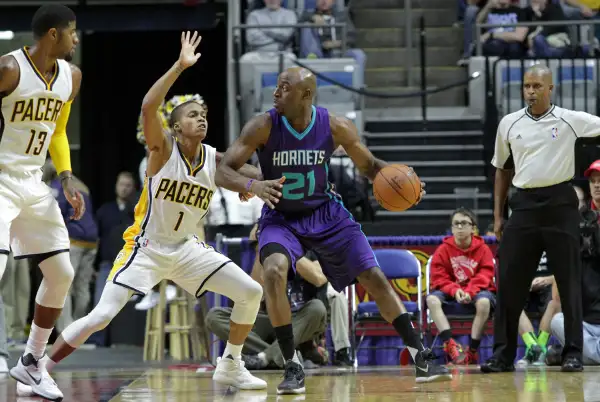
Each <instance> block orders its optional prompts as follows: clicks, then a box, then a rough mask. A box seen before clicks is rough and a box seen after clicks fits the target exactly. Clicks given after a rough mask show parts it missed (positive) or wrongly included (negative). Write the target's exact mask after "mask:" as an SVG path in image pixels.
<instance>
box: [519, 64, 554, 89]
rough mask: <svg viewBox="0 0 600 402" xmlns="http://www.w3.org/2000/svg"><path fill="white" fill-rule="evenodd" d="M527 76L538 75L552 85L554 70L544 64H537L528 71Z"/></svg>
mask: <svg viewBox="0 0 600 402" xmlns="http://www.w3.org/2000/svg"><path fill="white" fill-rule="evenodd" d="M525 74H530V75H537V76H539V77H541V78H542V79H544V80H545V81H546V82H549V83H550V84H552V70H550V68H549V67H548V66H545V65H543V64H536V65H533V66H531V67H529V68H528V69H527V71H525Z"/></svg>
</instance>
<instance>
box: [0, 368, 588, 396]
mask: <svg viewBox="0 0 600 402" xmlns="http://www.w3.org/2000/svg"><path fill="white" fill-rule="evenodd" d="M90 365H92V364H90ZM196 367H197V366H192V365H187V366H186V365H178V366H164V367H162V368H160V367H152V368H147V369H143V368H140V369H130V368H121V369H119V368H118V366H115V367H114V368H105V367H104V368H97V369H77V370H75V369H69V370H64V371H57V372H56V373H55V375H54V378H55V379H56V381H57V383H58V385H59V386H60V388H61V389H62V390H63V392H64V394H65V399H64V402H108V401H111V402H150V401H157V402H197V401H236V402H263V401H309V402H310V401H332V402H347V401H365V402H374V401H377V402H385V401H399V402H403V401H411V402H412V401H415V402H435V401H439V402H455V401H460V402H496V401H497V402H509V401H518V402H538V401H540V402H541V401H543V402H554V401H561V402H580V401H600V367H586V369H585V372H583V373H577V374H566V373H561V372H560V371H558V370H557V369H555V368H546V369H539V368H534V369H529V370H527V371H517V372H515V373H505V374H495V375H482V374H480V373H479V370H478V369H477V368H476V367H456V368H454V371H453V372H454V379H453V380H452V381H451V382H440V383H432V384H425V385H417V384H416V383H415V382H414V378H413V371H412V370H411V369H410V368H398V367H386V368H381V367H379V368H359V369H358V370H357V371H355V370H353V369H335V368H326V369H318V370H307V379H306V394H305V395H296V396H293V395H284V396H278V395H277V394H276V390H275V388H276V386H277V384H278V383H279V381H281V374H282V373H281V372H279V371H265V372H260V373H259V374H258V375H259V376H260V377H261V378H263V379H265V380H267V381H268V382H269V388H268V390H267V391H238V390H237V389H234V388H232V387H225V386H220V385H217V384H214V383H213V382H212V381H211V372H210V369H209V368H207V369H206V370H207V371H205V372H202V373H196ZM0 401H7V402H12V401H19V402H34V401H43V400H42V399H41V398H23V397H21V398H18V397H17V396H16V395H15V382H14V381H13V380H12V379H10V378H1V379H0Z"/></svg>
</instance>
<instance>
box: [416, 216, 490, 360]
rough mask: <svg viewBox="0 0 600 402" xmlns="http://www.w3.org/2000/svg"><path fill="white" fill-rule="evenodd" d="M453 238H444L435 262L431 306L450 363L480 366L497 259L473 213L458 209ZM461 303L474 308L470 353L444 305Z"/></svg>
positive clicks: (432, 262)
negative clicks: (479, 232)
mask: <svg viewBox="0 0 600 402" xmlns="http://www.w3.org/2000/svg"><path fill="white" fill-rule="evenodd" d="M451 223H452V236H448V237H446V238H445V239H444V242H443V243H442V244H441V245H440V246H439V247H438V248H437V250H436V251H435V253H434V254H433V257H432V259H431V267H430V271H431V273H430V275H431V289H432V290H433V291H432V292H431V293H430V294H429V295H428V296H427V307H428V308H429V311H430V313H431V317H432V319H433V322H435V325H436V326H437V329H438V331H439V337H440V339H441V340H442V342H443V343H444V351H445V352H446V354H447V356H448V360H449V361H450V362H452V363H455V364H477V361H478V356H477V349H478V348H479V343H480V342H481V336H482V335H483V330H484V328H485V324H486V322H487V320H488V318H489V315H490V311H491V310H492V309H493V308H494V305H495V304H496V295H495V292H496V288H495V286H494V257H493V255H492V251H491V250H490V249H489V247H488V246H487V245H486V244H485V242H484V241H483V239H482V238H481V237H479V236H476V235H475V229H476V227H477V221H476V218H475V215H474V214H473V212H471V211H469V210H468V209H466V208H459V209H457V210H456V211H455V212H454V213H453V214H452V217H451ZM450 302H458V303H460V304H463V305H470V306H474V311H475V318H474V320H473V325H472V329H471V342H470V345H469V348H468V349H467V351H466V353H464V352H463V349H462V347H461V345H459V344H458V343H457V342H456V341H455V340H454V339H452V332H451V331H450V323H449V322H448V319H447V318H446V315H445V314H444V311H443V304H445V303H450Z"/></svg>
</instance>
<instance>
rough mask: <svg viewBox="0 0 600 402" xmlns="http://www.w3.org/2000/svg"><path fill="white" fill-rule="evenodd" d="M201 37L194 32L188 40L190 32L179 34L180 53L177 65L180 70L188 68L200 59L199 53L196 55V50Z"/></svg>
mask: <svg viewBox="0 0 600 402" xmlns="http://www.w3.org/2000/svg"><path fill="white" fill-rule="evenodd" d="M201 40H202V36H200V35H198V32H194V34H193V35H192V37H191V38H190V31H187V32H182V33H181V53H179V61H178V63H179V65H180V66H181V67H182V68H184V69H185V68H188V67H191V66H193V65H194V64H196V62H197V61H198V59H199V58H200V53H196V48H197V47H198V45H199V44H200V41H201Z"/></svg>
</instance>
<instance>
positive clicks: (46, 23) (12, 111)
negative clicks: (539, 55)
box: [0, 5, 84, 400]
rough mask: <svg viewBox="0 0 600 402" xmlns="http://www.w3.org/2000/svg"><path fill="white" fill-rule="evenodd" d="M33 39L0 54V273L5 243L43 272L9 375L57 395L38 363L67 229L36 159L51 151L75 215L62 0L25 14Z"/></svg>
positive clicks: (64, 292)
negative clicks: (19, 353)
mask: <svg viewBox="0 0 600 402" xmlns="http://www.w3.org/2000/svg"><path fill="white" fill-rule="evenodd" d="M32 28H33V35H34V38H35V44H34V45H33V46H32V47H25V48H23V49H18V50H15V51H14V52H11V53H9V54H7V55H4V56H2V57H0V111H1V114H0V277H1V276H2V274H3V273H4V270H5V267H6V260H7V255H8V253H9V250H10V249H12V251H13V253H14V256H15V258H28V257H29V258H32V259H33V260H34V261H33V262H34V265H39V267H40V269H41V270H42V273H43V274H44V279H43V281H42V283H41V285H40V288H39V290H38V292H37V295H36V298H35V302H36V304H35V312H34V318H33V323H32V325H31V332H30V335H29V339H28V341H27V346H26V348H25V352H24V354H23V356H22V357H21V358H20V359H19V362H18V363H17V366H16V367H13V368H12V369H11V370H10V375H11V376H12V377H13V378H15V379H16V380H18V381H19V382H21V383H23V384H28V385H31V386H32V389H33V392H34V393H35V394H37V395H40V396H42V397H44V398H46V399H49V400H60V399H62V397H63V395H62V393H61V392H60V390H59V389H58V387H57V386H56V384H55V383H54V381H53V380H52V378H51V377H50V376H49V375H48V373H47V371H46V370H45V369H44V367H43V364H39V361H40V359H41V358H42V357H43V355H44V353H45V349H46V344H47V342H48V338H49V337H50V334H51V333H52V329H53V327H54V322H55V321H56V319H57V318H58V317H59V315H60V313H61V310H62V307H63V305H64V302H65V299H66V297H67V296H68V294H69V288H70V286H71V282H72V280H73V267H72V266H71V263H70V261H69V237H68V233H67V229H66V227H65V223H64V220H63V217H62V216H61V212H60V209H59V207H58V204H57V202H56V200H55V199H54V197H53V195H52V193H51V191H50V188H49V187H48V186H46V185H45V184H44V183H43V182H42V180H41V177H42V172H41V167H42V166H43V165H44V162H45V159H46V155H47V153H48V151H50V156H51V157H52V160H53V162H54V164H55V165H56V168H57V170H58V173H60V178H61V181H62V185H63V189H64V191H65V195H66V197H67V200H68V201H69V202H70V203H71V205H72V206H73V208H74V210H75V214H74V216H73V217H72V219H79V218H80V217H81V216H82V214H83V212H84V203H83V199H82V197H81V194H79V193H78V192H77V191H76V190H75V188H74V186H73V181H72V176H71V160H70V151H69V143H68V140H67V134H66V125H67V120H68V117H69V111H70V104H71V101H72V100H73V99H74V98H75V97H76V96H77V93H78V92H79V87H80V84H81V71H80V70H79V69H78V68H77V67H75V66H73V65H71V64H70V63H68V61H67V60H70V59H71V58H72V55H73V52H74V51H75V47H76V45H77V43H78V42H79V40H78V38H77V33H76V30H75V14H74V13H73V11H71V10H70V9H69V8H67V7H64V6H60V5H49V6H43V7H41V8H39V9H38V10H37V11H36V13H35V15H34V16H33V20H32Z"/></svg>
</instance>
